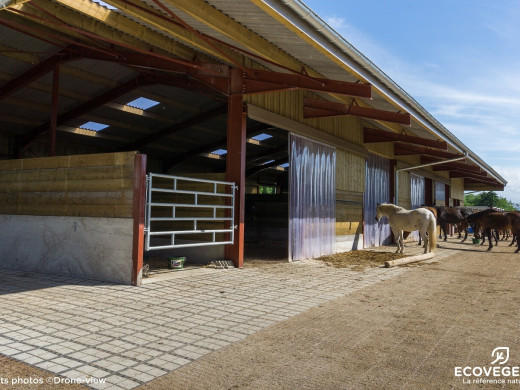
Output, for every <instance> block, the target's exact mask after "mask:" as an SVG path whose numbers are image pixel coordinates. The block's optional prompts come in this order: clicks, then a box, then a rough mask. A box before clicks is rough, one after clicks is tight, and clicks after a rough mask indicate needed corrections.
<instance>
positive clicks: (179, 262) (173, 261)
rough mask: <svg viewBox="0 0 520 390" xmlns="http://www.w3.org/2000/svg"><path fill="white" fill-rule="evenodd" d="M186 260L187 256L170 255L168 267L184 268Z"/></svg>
mask: <svg viewBox="0 0 520 390" xmlns="http://www.w3.org/2000/svg"><path fill="white" fill-rule="evenodd" d="M185 261H186V257H168V268H169V269H182V268H184V263H185Z"/></svg>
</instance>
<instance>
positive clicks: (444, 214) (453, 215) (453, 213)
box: [435, 206, 468, 241]
mask: <svg viewBox="0 0 520 390" xmlns="http://www.w3.org/2000/svg"><path fill="white" fill-rule="evenodd" d="M435 209H436V210H437V225H438V226H440V227H441V235H439V238H441V237H442V232H444V241H447V240H448V237H447V236H446V224H448V223H450V224H452V225H457V224H459V223H461V222H464V221H465V220H466V213H465V212H463V211H462V210H461V209H458V208H455V207H448V206H435ZM464 230H465V232H466V234H465V236H464V240H463V241H466V239H467V238H468V230H467V229H464Z"/></svg>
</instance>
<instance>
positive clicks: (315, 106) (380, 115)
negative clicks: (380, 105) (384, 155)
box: [303, 98, 411, 126]
mask: <svg viewBox="0 0 520 390" xmlns="http://www.w3.org/2000/svg"><path fill="white" fill-rule="evenodd" d="M341 115H355V116H361V117H364V118H369V119H376V120H381V121H386V122H393V123H399V124H402V125H407V126H409V125H410V124H411V116H410V114H403V113H400V112H392V111H384V110H378V109H375V108H368V107H359V106H355V105H350V106H349V105H347V104H344V103H336V102H329V101H326V100H317V99H309V98H305V99H303V117H304V118H322V117H328V116H341Z"/></svg>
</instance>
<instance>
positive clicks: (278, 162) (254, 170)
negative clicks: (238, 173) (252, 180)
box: [246, 156, 288, 177]
mask: <svg viewBox="0 0 520 390" xmlns="http://www.w3.org/2000/svg"><path fill="white" fill-rule="evenodd" d="M287 161H288V158H287V156H286V157H284V158H280V159H278V160H274V161H271V162H270V163H267V164H263V165H259V166H257V167H253V168H250V169H248V170H247V172H246V177H250V176H253V175H254V174H256V173H258V172H261V171H263V170H265V169H268V168H272V167H277V166H278V165H281V164H285V163H286V162H287Z"/></svg>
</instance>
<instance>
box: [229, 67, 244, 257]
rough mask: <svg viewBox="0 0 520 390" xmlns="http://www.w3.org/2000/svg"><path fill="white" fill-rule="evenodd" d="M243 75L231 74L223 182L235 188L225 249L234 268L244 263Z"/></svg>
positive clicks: (233, 72) (235, 71) (233, 70)
mask: <svg viewBox="0 0 520 390" xmlns="http://www.w3.org/2000/svg"><path fill="white" fill-rule="evenodd" d="M242 87H243V75H242V73H241V71H240V70H239V69H232V70H231V74H230V94H229V97H228V118H227V158H226V180H227V181H232V182H234V183H235V185H236V186H237V187H238V190H237V191H236V192H235V225H236V226H237V229H235V242H234V244H232V245H227V246H226V248H225V254H226V259H229V260H232V261H233V264H234V265H235V267H242V266H243V263H244V213H245V212H244V203H245V182H246V113H245V110H244V106H243V89H242Z"/></svg>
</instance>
